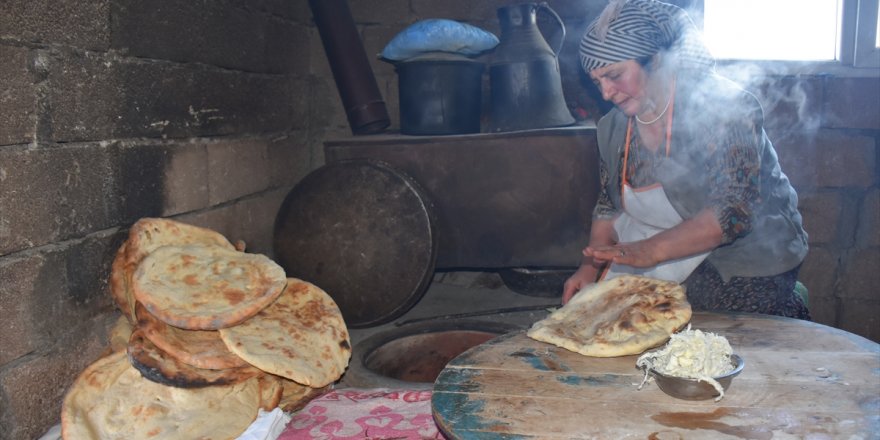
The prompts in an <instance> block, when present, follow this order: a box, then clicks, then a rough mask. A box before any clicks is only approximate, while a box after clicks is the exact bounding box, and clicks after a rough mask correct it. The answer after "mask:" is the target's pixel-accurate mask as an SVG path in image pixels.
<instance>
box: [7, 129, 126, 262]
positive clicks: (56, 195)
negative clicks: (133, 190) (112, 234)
mask: <svg viewBox="0 0 880 440" xmlns="http://www.w3.org/2000/svg"><path fill="white" fill-rule="evenodd" d="M113 174H114V173H113V169H112V154H111V152H110V151H109V150H108V149H107V148H105V146H103V145H101V144H78V145H74V144H71V145H66V146H59V147H56V148H38V149H24V148H5V149H0V187H2V191H0V206H3V209H2V211H0V255H3V254H8V253H11V252H15V251H18V250H22V249H27V248H30V247H35V246H40V245H44V244H47V243H53V242H56V241H61V240H66V239H69V238H72V237H81V236H83V235H85V234H88V233H90V232H93V231H97V230H101V229H106V228H108V227H112V226H114V225H116V224H118V221H119V214H118V212H117V210H116V207H115V206H116V200H117V199H118V193H117V192H116V190H115V188H114V181H113V177H112V176H113ZM7 207H8V208H7Z"/></svg>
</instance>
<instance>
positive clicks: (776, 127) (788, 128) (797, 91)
mask: <svg viewBox="0 0 880 440" xmlns="http://www.w3.org/2000/svg"><path fill="white" fill-rule="evenodd" d="M760 78H761V79H760V82H757V83H753V84H750V87H749V90H751V91H753V92H754V93H755V95H756V96H757V97H758V101H760V102H761V105H762V106H763V107H764V128H765V129H766V130H767V133H768V134H769V135H770V136H771V137H770V139H771V140H772V139H776V138H777V137H779V136H785V135H787V134H788V133H813V132H815V131H816V130H817V129H818V128H819V127H820V126H821V124H822V120H821V117H822V116H821V115H822V99H823V81H822V78H821V77H815V76H767V77H760Z"/></svg>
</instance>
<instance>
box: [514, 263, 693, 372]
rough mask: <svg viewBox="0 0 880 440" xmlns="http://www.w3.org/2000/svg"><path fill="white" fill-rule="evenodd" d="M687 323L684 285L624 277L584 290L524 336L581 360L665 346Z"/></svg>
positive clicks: (636, 352) (639, 277)
mask: <svg viewBox="0 0 880 440" xmlns="http://www.w3.org/2000/svg"><path fill="white" fill-rule="evenodd" d="M690 319H691V306H690V303H688V301H687V297H686V296H685V289H684V287H683V286H681V285H680V284H678V283H675V282H671V281H663V280H658V279H653V278H646V277H641V276H636V275H624V276H620V277H618V278H614V279H611V280H608V281H600V282H598V283H596V284H592V285H590V286H588V287H587V288H585V289H583V290H582V291H580V292H579V293H578V294H577V295H575V297H574V298H572V300H571V301H569V302H568V304H566V305H565V306H564V307H562V308H560V309H558V310H556V311H555V312H553V313H552V314H550V316H548V317H546V318H545V319H543V320H541V321H538V322H536V323H535V324H534V325H532V327H531V329H529V331H528V333H527V335H528V336H529V337H531V338H532V339H535V340H538V341H542V342H547V343H550V344H553V345H556V346H559V347H562V348H565V349H567V350H571V351H574V352H576V353H580V354H583V355H585V356H595V357H614V356H626V355H632V354H639V353H642V352H644V351H645V350H647V349H649V348H653V347H656V346H658V345H661V344H663V343H664V342H666V341H667V340H668V339H669V337H670V336H671V335H672V334H673V333H674V332H676V331H678V330H679V329H681V328H682V327H683V326H684V325H685V324H687V323H688V321H690Z"/></svg>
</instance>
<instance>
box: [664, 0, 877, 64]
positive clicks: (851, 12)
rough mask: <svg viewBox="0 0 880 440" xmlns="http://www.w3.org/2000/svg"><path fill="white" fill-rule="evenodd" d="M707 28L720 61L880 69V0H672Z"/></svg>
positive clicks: (711, 46)
mask: <svg viewBox="0 0 880 440" xmlns="http://www.w3.org/2000/svg"><path fill="white" fill-rule="evenodd" d="M666 1H669V2H670V3H674V4H677V5H679V6H681V7H684V8H686V9H687V10H688V11H689V12H691V14H692V15H693V17H694V20H695V21H697V23H698V24H702V26H703V32H704V34H705V37H706V43H707V45H708V46H709V48H710V49H711V50H712V53H713V54H714V55H715V56H716V57H717V58H719V59H720V60H725V59H726V60H782V61H808V62H818V63H835V64H842V65H849V66H855V67H880V11H878V7H877V4H878V0H666Z"/></svg>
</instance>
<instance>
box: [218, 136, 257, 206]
mask: <svg viewBox="0 0 880 440" xmlns="http://www.w3.org/2000/svg"><path fill="white" fill-rule="evenodd" d="M267 144H268V141H266V140H263V139H242V140H236V141H220V142H217V143H211V144H209V145H208V146H207V149H208V202H209V203H210V204H211V205H219V204H221V203H225V202H229V201H232V200H235V199H238V198H240V197H244V196H247V195H250V194H253V193H256V192H260V191H263V190H265V189H266V188H268V187H269V181H270V179H271V176H270V174H269V173H268V172H267V170H269V169H270V166H269V154H268V147H267Z"/></svg>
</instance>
